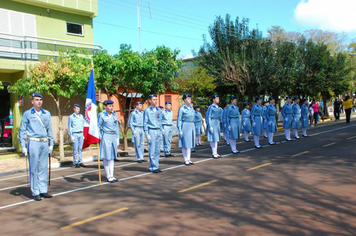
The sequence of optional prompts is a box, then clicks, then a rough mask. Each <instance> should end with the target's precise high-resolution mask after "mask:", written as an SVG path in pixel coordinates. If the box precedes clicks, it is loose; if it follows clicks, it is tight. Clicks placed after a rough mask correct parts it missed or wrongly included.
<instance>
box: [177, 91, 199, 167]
mask: <svg viewBox="0 0 356 236" xmlns="http://www.w3.org/2000/svg"><path fill="white" fill-rule="evenodd" d="M182 99H183V101H184V105H183V106H181V107H180V108H179V111H178V121H177V128H178V132H179V147H181V148H182V153H183V160H184V164H185V165H186V166H190V165H194V162H192V161H191V150H192V148H194V147H195V125H194V118H195V111H194V109H193V107H192V106H191V99H192V98H191V95H190V94H184V95H183V97H182Z"/></svg>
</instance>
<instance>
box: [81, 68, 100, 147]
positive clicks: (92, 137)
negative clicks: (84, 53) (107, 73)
mask: <svg viewBox="0 0 356 236" xmlns="http://www.w3.org/2000/svg"><path fill="white" fill-rule="evenodd" d="M96 108H97V106H96V94H95V82H94V69H91V71H90V76H89V83H88V91H87V99H86V100H85V115H84V119H85V122H84V133H83V134H84V143H83V149H84V148H86V147H89V145H90V144H92V143H98V142H99V141H100V140H99V129H98V116H97V113H96Z"/></svg>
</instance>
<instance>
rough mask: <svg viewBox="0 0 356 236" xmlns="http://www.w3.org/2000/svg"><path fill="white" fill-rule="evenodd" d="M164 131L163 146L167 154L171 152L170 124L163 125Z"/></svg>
mask: <svg viewBox="0 0 356 236" xmlns="http://www.w3.org/2000/svg"><path fill="white" fill-rule="evenodd" d="M163 128H164V133H163V147H164V154H165V155H169V154H171V142H172V133H173V132H172V126H167V125H165V126H163Z"/></svg>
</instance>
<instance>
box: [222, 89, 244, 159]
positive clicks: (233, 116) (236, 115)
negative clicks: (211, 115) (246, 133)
mask: <svg viewBox="0 0 356 236" xmlns="http://www.w3.org/2000/svg"><path fill="white" fill-rule="evenodd" d="M230 102H231V104H230V106H229V107H228V108H227V111H226V118H227V130H228V138H229V143H230V147H231V152H232V153H233V154H237V153H239V151H238V150H237V149H236V140H237V139H239V138H240V125H241V122H240V111H239V107H238V106H237V97H235V96H231V97H230Z"/></svg>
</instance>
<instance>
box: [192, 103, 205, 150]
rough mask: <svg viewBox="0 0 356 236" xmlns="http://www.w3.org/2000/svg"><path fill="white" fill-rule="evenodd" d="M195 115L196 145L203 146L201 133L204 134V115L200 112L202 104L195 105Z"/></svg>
mask: <svg viewBox="0 0 356 236" xmlns="http://www.w3.org/2000/svg"><path fill="white" fill-rule="evenodd" d="M194 109H195V116H194V125H195V136H196V141H195V143H196V146H201V145H202V144H201V135H202V134H203V127H202V115H201V113H200V106H195V107H194Z"/></svg>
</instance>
